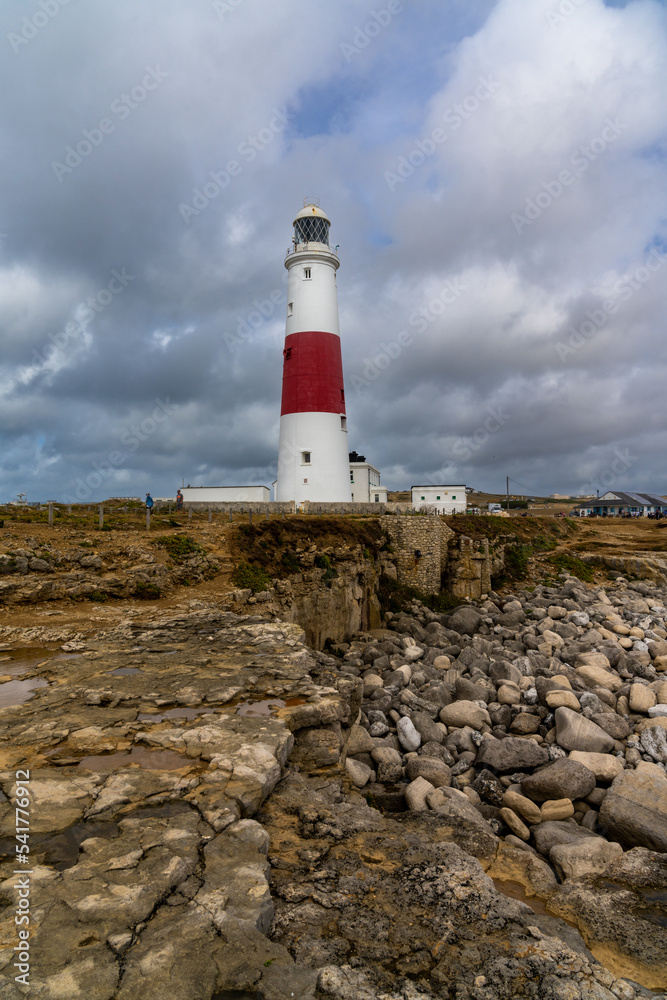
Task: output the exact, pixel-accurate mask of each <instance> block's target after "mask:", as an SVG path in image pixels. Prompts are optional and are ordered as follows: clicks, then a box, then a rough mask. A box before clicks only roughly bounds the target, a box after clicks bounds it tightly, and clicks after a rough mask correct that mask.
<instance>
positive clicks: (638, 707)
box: [628, 684, 658, 714]
mask: <svg viewBox="0 0 667 1000" xmlns="http://www.w3.org/2000/svg"><path fill="white" fill-rule="evenodd" d="M657 702H658V699H657V698H656V696H655V691H652V690H651V688H650V687H649V686H648V685H647V684H631V685H630V695H629V697H628V703H629V705H630V711H631V712H640V713H643V714H647V713H648V710H649V708H653V707H654V706H655V705H656V704H657Z"/></svg>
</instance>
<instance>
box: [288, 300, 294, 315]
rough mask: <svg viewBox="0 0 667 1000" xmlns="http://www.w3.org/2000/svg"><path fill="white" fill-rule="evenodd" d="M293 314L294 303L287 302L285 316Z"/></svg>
mask: <svg viewBox="0 0 667 1000" xmlns="http://www.w3.org/2000/svg"><path fill="white" fill-rule="evenodd" d="M293 312H294V303H293V302H288V303H287V315H288V316H291V315H292V313H293Z"/></svg>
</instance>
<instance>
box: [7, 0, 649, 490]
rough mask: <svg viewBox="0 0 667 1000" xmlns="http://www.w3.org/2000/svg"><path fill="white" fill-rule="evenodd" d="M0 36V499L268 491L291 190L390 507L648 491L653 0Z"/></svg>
mask: <svg viewBox="0 0 667 1000" xmlns="http://www.w3.org/2000/svg"><path fill="white" fill-rule="evenodd" d="M0 45H1V46H2V47H3V52H2V58H0V85H1V87H2V92H3V94H4V95H5V97H4V100H3V101H2V108H1V110H0V234H1V235H0V338H1V339H0V343H1V353H0V385H1V392H0V436H1V445H0V446H1V449H2V452H1V461H0V500H3V501H6V500H8V499H11V498H12V497H13V496H14V495H15V494H16V493H18V492H19V491H25V492H26V493H27V494H28V499H31V500H47V499H54V500H71V499H73V498H79V499H81V500H91V501H95V500H102V499H105V498H106V497H108V496H113V495H143V494H144V493H145V492H146V490H151V491H152V493H153V494H154V495H157V496H163V495H165V496H166V495H173V494H174V493H175V490H176V488H177V487H178V486H180V485H181V483H182V482H183V480H184V481H185V483H186V484H187V483H192V485H222V484H237V485H245V484H249V483H265V484H267V485H268V484H270V483H271V482H272V480H273V479H274V478H275V472H276V459H277V443H278V423H279V410H280V383H281V364H282V339H283V337H284V317H285V305H286V297H285V288H286V284H285V278H286V271H285V269H284V267H283V258H284V254H285V251H286V249H287V247H288V244H289V242H290V239H291V236H292V229H291V223H292V220H293V218H294V215H295V214H296V212H297V211H298V210H299V209H300V207H301V206H302V204H303V199H304V197H305V196H316V197H318V198H319V199H320V201H321V205H322V207H323V208H324V209H325V210H326V211H327V213H328V214H329V216H330V218H331V220H332V230H331V238H332V243H337V244H339V245H340V250H339V253H340V258H341V268H340V271H339V276H338V290H339V308H340V318H341V334H342V342H343V362H344V369H345V379H346V390H347V392H346V395H347V400H348V426H349V430H350V435H349V443H350V448H354V449H355V450H357V451H359V452H361V453H363V454H365V455H366V457H367V459H368V460H369V461H371V462H373V464H375V465H376V466H378V467H379V468H380V469H381V471H382V481H383V483H385V484H386V485H387V486H388V487H389V488H390V489H405V488H408V487H409V486H410V485H412V484H413V483H419V484H422V483H428V482H433V483H444V482H465V483H467V484H468V485H469V486H473V487H476V488H478V489H486V490H503V489H504V486H505V476H506V475H509V476H510V478H511V481H512V484H513V485H512V490H513V491H514V492H517V493H522V492H532V493H551V492H570V491H572V492H576V493H580V492H585V491H587V490H591V489H592V490H595V489H597V488H599V489H600V491H601V492H603V491H604V490H605V489H606V488H609V487H614V486H615V487H617V488H624V487H625V488H628V487H632V488H635V489H641V490H650V491H654V490H655V491H658V492H660V493H667V467H666V463H665V455H666V453H667V403H666V397H667V392H666V386H667V349H666V347H665V316H666V314H667V160H666V154H667V144H666V135H667V6H666V5H665V2H664V0H663V2H658V0H411V2H408V0H390V2H387V0H378V3H377V4H375V5H373V4H370V3H368V2H367V0H306V2H305V3H304V2H303V0H298V2H297V0H280V3H276V2H275V0H192V2H190V3H186V2H185V0H142V2H141V3H137V2H136V0H115V2H114V3H113V4H110V3H107V2H104V0H67V2H65V0H4V2H3V3H2V6H1V7H0Z"/></svg>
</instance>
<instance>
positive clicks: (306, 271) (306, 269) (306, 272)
mask: <svg viewBox="0 0 667 1000" xmlns="http://www.w3.org/2000/svg"><path fill="white" fill-rule="evenodd" d="M303 276H304V278H306V279H308V278H310V268H309V267H304V269H303Z"/></svg>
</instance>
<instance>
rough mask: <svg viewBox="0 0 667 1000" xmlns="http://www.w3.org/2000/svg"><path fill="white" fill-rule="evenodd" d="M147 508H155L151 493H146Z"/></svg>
mask: <svg viewBox="0 0 667 1000" xmlns="http://www.w3.org/2000/svg"><path fill="white" fill-rule="evenodd" d="M146 509H147V510H150V511H151V512H152V510H153V497H152V496H151V495H150V493H147V494H146Z"/></svg>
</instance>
